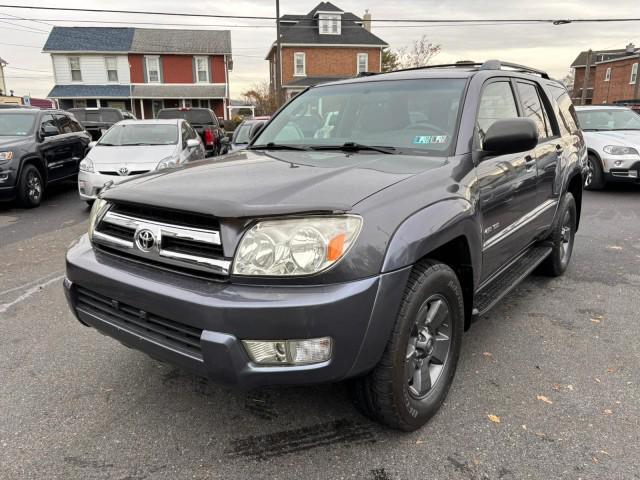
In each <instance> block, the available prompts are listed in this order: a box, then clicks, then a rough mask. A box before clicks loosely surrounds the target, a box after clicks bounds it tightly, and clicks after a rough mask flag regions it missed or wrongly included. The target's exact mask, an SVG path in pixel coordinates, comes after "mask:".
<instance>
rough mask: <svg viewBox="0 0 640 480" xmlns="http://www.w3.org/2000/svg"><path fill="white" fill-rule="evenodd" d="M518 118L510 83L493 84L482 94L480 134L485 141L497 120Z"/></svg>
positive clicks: (479, 112) (479, 118)
mask: <svg viewBox="0 0 640 480" xmlns="http://www.w3.org/2000/svg"><path fill="white" fill-rule="evenodd" d="M517 117H518V109H517V107H516V100H515V98H514V96H513V90H511V83H509V82H508V81H501V82H492V83H490V84H489V85H487V86H486V87H484V90H483V92H482V98H481V99H480V108H479V109H478V121H477V125H478V134H479V135H480V140H481V141H482V140H484V136H485V135H486V133H487V131H488V130H489V127H491V125H493V124H494V123H495V122H496V121H497V120H507V119H510V118H517Z"/></svg>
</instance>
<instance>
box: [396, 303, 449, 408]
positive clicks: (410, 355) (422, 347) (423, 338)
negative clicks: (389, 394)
mask: <svg viewBox="0 0 640 480" xmlns="http://www.w3.org/2000/svg"><path fill="white" fill-rule="evenodd" d="M450 350H451V311H450V309H449V304H448V303H447V300H446V299H445V298H444V297H443V296H442V295H432V296H430V297H429V298H428V299H427V300H426V301H425V302H424V303H423V304H422V306H421V307H420V309H419V310H418V315H417V317H416V321H415V323H414V324H413V326H412V328H411V333H410V335H409V342H408V345H407V353H406V357H405V374H406V375H405V378H406V379H407V388H408V390H409V395H411V396H412V397H413V398H415V399H418V400H420V399H422V398H424V397H425V396H427V395H428V394H429V392H430V391H431V390H432V389H433V388H434V387H435V385H436V383H437V382H438V380H439V379H440V377H441V376H442V372H443V371H444V367H445V364H446V362H447V359H448V357H449V351H450Z"/></svg>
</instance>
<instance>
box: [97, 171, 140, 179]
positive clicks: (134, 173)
mask: <svg viewBox="0 0 640 480" xmlns="http://www.w3.org/2000/svg"><path fill="white" fill-rule="evenodd" d="M149 171H150V170H133V171H132V172H129V173H128V174H127V175H142V174H143V173H148V172H149ZM100 174H101V175H111V176H112V177H118V176H120V174H119V173H118V172H100Z"/></svg>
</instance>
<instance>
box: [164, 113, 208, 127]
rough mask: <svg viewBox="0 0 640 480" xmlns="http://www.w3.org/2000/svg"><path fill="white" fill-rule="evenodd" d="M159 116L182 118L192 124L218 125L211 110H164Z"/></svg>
mask: <svg viewBox="0 0 640 480" xmlns="http://www.w3.org/2000/svg"><path fill="white" fill-rule="evenodd" d="M158 118H164V119H167V118H182V119H184V120H186V121H187V122H189V123H190V124H192V125H217V118H216V117H214V116H213V115H212V114H211V112H210V111H209V110H162V111H160V113H158Z"/></svg>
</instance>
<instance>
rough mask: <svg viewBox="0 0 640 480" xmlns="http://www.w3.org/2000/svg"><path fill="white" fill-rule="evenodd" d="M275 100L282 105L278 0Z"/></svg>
mask: <svg viewBox="0 0 640 480" xmlns="http://www.w3.org/2000/svg"><path fill="white" fill-rule="evenodd" d="M275 94H276V102H277V104H278V107H280V105H282V50H281V46H280V0H276V91H275Z"/></svg>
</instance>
